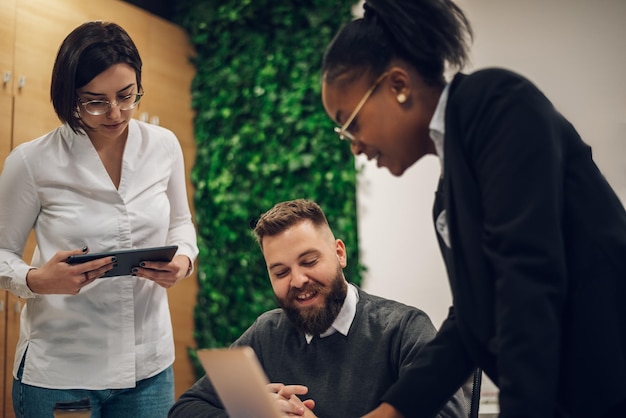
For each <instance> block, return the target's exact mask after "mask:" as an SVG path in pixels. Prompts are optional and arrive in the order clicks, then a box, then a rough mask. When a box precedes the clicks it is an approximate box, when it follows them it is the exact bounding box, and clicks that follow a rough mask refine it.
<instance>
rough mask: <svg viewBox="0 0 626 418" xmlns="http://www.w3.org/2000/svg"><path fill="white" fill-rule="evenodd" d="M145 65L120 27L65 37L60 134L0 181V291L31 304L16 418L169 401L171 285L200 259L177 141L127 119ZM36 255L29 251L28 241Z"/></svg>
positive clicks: (30, 149) (21, 347) (164, 405)
mask: <svg viewBox="0 0 626 418" xmlns="http://www.w3.org/2000/svg"><path fill="white" fill-rule="evenodd" d="M141 65H142V63H141V58H140V56H139V52H138V51H137V48H136V47H135V44H134V43H133V41H132V39H131V38H130V37H129V36H128V34H127V33H126V32H125V31H124V29H122V28H121V27H120V26H118V25H116V24H114V23H106V22H89V23H85V24H83V25H81V26H79V27H77V28H76V29H74V30H73V31H72V32H71V33H70V34H69V35H68V36H67V37H66V38H65V40H64V41H63V43H62V44H61V46H60V49H59V51H58V55H57V58H56V61H55V63H54V68H53V72H52V87H51V97H52V104H53V106H54V109H55V111H56V113H57V115H58V117H59V119H60V120H61V122H62V125H61V126H60V127H59V128H57V129H55V130H53V131H51V132H49V133H47V134H46V135H44V136H42V137H40V138H38V139H35V140H33V141H30V142H27V143H24V144H22V145H19V146H18V147H16V148H15V149H14V150H13V152H12V153H11V154H10V155H9V157H8V158H7V159H6V161H5V164H4V169H3V172H2V175H1V176H0V202H2V211H0V285H1V286H2V288H4V289H8V290H10V291H12V292H13V293H14V294H16V295H17V296H19V297H21V298H24V299H26V305H25V307H24V310H23V312H22V319H21V331H20V338H19V342H18V345H17V352H16V356H15V364H14V368H13V376H14V382H13V404H14V409H15V413H16V416H17V417H24V418H41V417H52V410H53V407H54V405H55V403H57V402H70V401H74V400H80V399H82V398H88V399H89V401H90V404H91V407H92V411H91V413H92V416H93V417H115V418H124V417H129V418H130V417H133V418H137V417H146V418H148V417H150V418H153V417H165V416H167V411H168V409H169V408H170V406H171V405H172V404H173V402H174V380H173V371H172V364H173V361H174V341H173V334H172V325H171V319H170V313H169V307H168V300H167V288H169V287H171V286H173V285H175V284H176V282H178V281H179V280H182V279H183V278H185V277H187V276H189V274H190V273H191V271H192V265H193V261H194V260H195V258H196V255H197V253H198V249H197V245H196V234H195V229H194V226H193V223H192V219H191V214H190V210H189V206H188V203H187V202H188V201H187V195H186V182H185V170H184V163H183V154H182V150H181V148H180V145H179V142H178V140H177V138H176V137H175V136H174V134H173V133H172V132H170V131H168V130H166V129H164V128H161V127H158V126H154V125H150V124H146V123H142V122H139V121H137V120H135V119H132V116H133V113H134V112H135V109H136V107H137V105H138V104H139V101H140V100H141V97H142V96H143V89H142V86H141ZM31 230H33V231H34V234H35V238H36V241H37V248H36V251H35V254H34V256H33V259H32V261H30V260H28V261H23V260H22V254H23V251H24V247H25V245H26V241H27V238H28V235H29V233H30V231H31ZM164 245H177V246H178V250H177V253H176V254H175V255H174V257H173V259H172V260H171V261H170V262H149V261H146V262H144V263H142V264H141V266H138V267H137V268H135V269H134V270H133V273H132V274H131V275H127V276H117V277H106V278H102V276H103V275H104V274H105V273H106V272H107V271H109V270H110V269H111V268H113V266H114V265H115V261H116V260H115V258H114V257H104V258H99V259H96V260H94V261H89V262H85V263H83V264H69V263H67V262H66V260H67V259H68V257H69V256H72V255H76V254H84V253H88V252H92V253H93V252H101V251H113V250H124V249H133V248H147V247H158V246H164Z"/></svg>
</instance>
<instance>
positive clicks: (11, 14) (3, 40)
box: [0, 0, 15, 161]
mask: <svg viewBox="0 0 626 418" xmlns="http://www.w3.org/2000/svg"><path fill="white" fill-rule="evenodd" d="M0 22H1V24H0V80H1V82H2V88H1V89H0V96H4V95H7V96H10V95H12V93H13V55H14V50H15V0H2V4H1V5H0ZM1 140H2V141H4V137H2V139H1ZM3 161H4V160H3Z"/></svg>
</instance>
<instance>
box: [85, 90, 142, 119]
mask: <svg viewBox="0 0 626 418" xmlns="http://www.w3.org/2000/svg"><path fill="white" fill-rule="evenodd" d="M142 97H143V93H133V94H128V95H126V96H122V97H120V98H118V99H117V100H116V101H114V102H110V101H108V100H89V101H87V102H83V101H82V100H81V99H80V97H79V98H78V103H80V104H81V105H82V106H83V107H84V108H85V111H86V112H87V113H89V114H90V115H93V116H99V115H104V114H105V113H107V112H108V111H109V110H111V106H113V105H116V106H117V107H118V108H119V109H120V110H130V109H134V108H136V107H137V105H138V104H139V101H140V100H141V98H142Z"/></svg>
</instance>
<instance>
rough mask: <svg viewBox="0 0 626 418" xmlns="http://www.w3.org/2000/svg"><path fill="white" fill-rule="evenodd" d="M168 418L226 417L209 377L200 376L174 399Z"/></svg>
mask: <svg viewBox="0 0 626 418" xmlns="http://www.w3.org/2000/svg"><path fill="white" fill-rule="evenodd" d="M168 418H228V414H227V413H226V411H224V409H223V406H222V403H221V402H220V400H219V397H218V396H217V393H216V392H215V389H214V388H213V385H212V384H211V382H210V381H209V379H208V378H207V377H206V376H204V377H202V378H200V379H199V380H198V381H197V382H196V383H195V384H194V385H193V386H192V387H191V388H189V389H188V390H187V391H186V392H185V393H183V394H182V395H181V397H180V398H179V399H178V401H176V403H175V404H174V406H172V408H171V409H170V412H169V414H168Z"/></svg>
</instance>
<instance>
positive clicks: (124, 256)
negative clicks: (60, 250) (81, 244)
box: [67, 245, 178, 277]
mask: <svg viewBox="0 0 626 418" xmlns="http://www.w3.org/2000/svg"><path fill="white" fill-rule="evenodd" d="M177 249H178V245H168V246H164V247H151V248H137V249H133V250H115V251H107V252H102V253H88V254H78V255H71V256H69V257H68V259H67V262H68V263H69V264H80V263H85V262H87V261H91V260H96V259H98V258H103V257H113V256H115V257H117V261H116V263H117V266H116V267H113V268H112V269H111V270H109V271H107V272H106V273H104V276H102V277H114V276H127V275H130V274H131V270H132V269H133V268H134V267H139V263H141V262H142V261H170V260H171V259H172V257H174V254H176V250H177Z"/></svg>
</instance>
